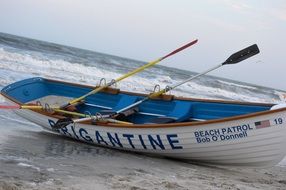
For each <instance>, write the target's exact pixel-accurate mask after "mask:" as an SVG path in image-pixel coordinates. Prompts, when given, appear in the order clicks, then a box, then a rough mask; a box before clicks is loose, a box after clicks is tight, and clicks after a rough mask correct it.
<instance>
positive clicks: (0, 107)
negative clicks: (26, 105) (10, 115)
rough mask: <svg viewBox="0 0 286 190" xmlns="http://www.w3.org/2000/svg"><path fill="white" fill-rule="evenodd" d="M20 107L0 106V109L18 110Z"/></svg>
mask: <svg viewBox="0 0 286 190" xmlns="http://www.w3.org/2000/svg"><path fill="white" fill-rule="evenodd" d="M20 108H21V106H19V105H13V106H11V105H0V109H20Z"/></svg>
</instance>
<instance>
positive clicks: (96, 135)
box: [95, 131, 108, 145]
mask: <svg viewBox="0 0 286 190" xmlns="http://www.w3.org/2000/svg"><path fill="white" fill-rule="evenodd" d="M95 137H96V141H97V143H98V144H102V142H103V143H104V144H105V145H108V144H107V142H106V141H105V140H104V139H103V137H102V136H101V135H100V133H99V132H98V131H95Z"/></svg>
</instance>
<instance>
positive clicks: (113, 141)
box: [49, 120, 183, 150]
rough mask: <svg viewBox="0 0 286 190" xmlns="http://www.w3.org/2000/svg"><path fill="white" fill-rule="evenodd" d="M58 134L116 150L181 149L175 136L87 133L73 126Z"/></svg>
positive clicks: (50, 122)
mask: <svg viewBox="0 0 286 190" xmlns="http://www.w3.org/2000/svg"><path fill="white" fill-rule="evenodd" d="M49 124H50V125H51V126H52V127H53V125H54V122H53V121H52V120H49ZM58 132H59V133H61V134H63V135H65V136H69V137H73V138H76V139H78V140H83V141H85V142H88V143H95V144H100V145H104V146H113V147H117V148H131V149H154V150H157V149H158V150H165V149H183V146H182V145H181V144H180V142H179V138H178V135H177V134H166V135H162V134H160V135H159V134H144V135H143V134H131V133H115V132H104V131H97V130H94V131H92V132H90V131H87V129H85V128H78V127H76V128H75V127H74V126H73V125H70V126H67V127H63V128H61V129H60V130H58Z"/></svg>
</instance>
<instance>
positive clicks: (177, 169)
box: [0, 123, 286, 190]
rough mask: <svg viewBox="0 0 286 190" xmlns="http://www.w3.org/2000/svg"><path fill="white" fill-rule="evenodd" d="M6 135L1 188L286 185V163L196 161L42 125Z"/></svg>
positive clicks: (0, 154)
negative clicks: (109, 144)
mask: <svg viewBox="0 0 286 190" xmlns="http://www.w3.org/2000/svg"><path fill="white" fill-rule="evenodd" d="M22 124H23V123H22ZM34 128H35V126H34ZM5 137H6V138H5V139H4V138H3V134H2V136H1V137H0V138H1V139H2V141H0V151H1V152H0V165H1V167H0V190H2V189H5V190H14V189H74V190H77V189H130V190H137V189H138V190H139V189H140V190H141V189H179V190H183V189H286V167H279V166H275V167H271V168H264V169H251V168H231V167H217V166H206V165H198V164H190V163H184V162H181V161H177V160H170V159H165V158H156V157H151V156H146V155H141V154H134V153H128V152H122V151H117V150H112V149H108V148H103V147H97V146H93V145H88V144H84V143H80V142H76V141H73V140H71V139H68V138H65V137H61V136H58V135H56V134H50V133H47V132H45V131H41V130H40V129H39V128H38V129H37V130H34V129H33V130H28V131H27V130H25V131H24V130H19V129H18V127H16V128H14V129H13V132H11V131H8V132H6V134H5Z"/></svg>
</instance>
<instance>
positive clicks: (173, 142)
mask: <svg viewBox="0 0 286 190" xmlns="http://www.w3.org/2000/svg"><path fill="white" fill-rule="evenodd" d="M167 139H168V141H169V144H170V146H171V148H172V149H183V147H182V146H179V145H178V144H179V139H178V135H177V134H170V135H167Z"/></svg>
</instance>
